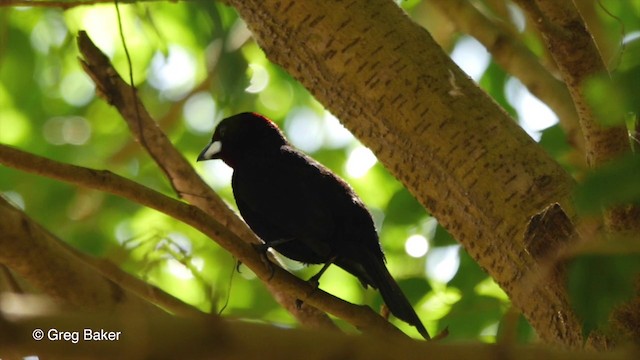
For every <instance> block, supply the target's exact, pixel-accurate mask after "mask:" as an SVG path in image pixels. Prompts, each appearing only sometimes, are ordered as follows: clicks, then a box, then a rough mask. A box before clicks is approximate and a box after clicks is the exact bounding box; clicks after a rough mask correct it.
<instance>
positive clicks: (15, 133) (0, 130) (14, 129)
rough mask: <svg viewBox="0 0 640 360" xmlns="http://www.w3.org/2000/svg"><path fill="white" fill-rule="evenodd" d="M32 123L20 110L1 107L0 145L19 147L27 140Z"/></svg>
mask: <svg viewBox="0 0 640 360" xmlns="http://www.w3.org/2000/svg"><path fill="white" fill-rule="evenodd" d="M30 131H31V123H30V122H29V120H28V119H27V117H26V116H25V115H24V114H23V113H22V112H21V111H19V110H18V109H16V108H11V107H3V106H0V143H3V144H7V145H18V144H20V143H22V142H23V141H25V140H27V138H28V137H29V133H30Z"/></svg>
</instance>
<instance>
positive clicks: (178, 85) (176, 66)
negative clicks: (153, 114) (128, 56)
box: [149, 45, 197, 100]
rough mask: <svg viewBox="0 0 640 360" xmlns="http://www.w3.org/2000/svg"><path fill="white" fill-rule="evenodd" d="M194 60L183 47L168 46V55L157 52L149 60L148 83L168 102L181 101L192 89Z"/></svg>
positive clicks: (194, 75)
mask: <svg viewBox="0 0 640 360" xmlns="http://www.w3.org/2000/svg"><path fill="white" fill-rule="evenodd" d="M196 67H197V66H196V60H195V59H194V57H193V56H192V55H191V54H190V53H188V52H187V51H186V50H185V49H184V48H183V47H181V46H178V45H171V46H169V51H168V55H167V56H165V55H164V54H162V53H161V52H159V51H157V52H156V53H155V54H154V55H153V58H152V59H151V68H150V70H149V83H150V84H151V86H153V87H154V88H156V89H158V90H160V93H161V94H162V95H163V96H164V97H166V98H168V99H169V100H179V99H181V98H182V97H183V96H184V95H185V94H186V93H187V92H188V91H189V90H191V89H192V88H193V85H194V83H195V77H196V70H195V69H196Z"/></svg>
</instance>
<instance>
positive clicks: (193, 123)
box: [183, 92, 217, 134]
mask: <svg viewBox="0 0 640 360" xmlns="http://www.w3.org/2000/svg"><path fill="white" fill-rule="evenodd" d="M216 110H217V106H216V102H215V100H214V99H213V98H212V97H211V94H209V93H207V92H199V93H197V94H194V95H193V96H191V97H190V98H189V99H188V100H187V102H186V103H185V104H184V109H183V113H184V119H185V122H186V124H187V128H188V129H189V130H191V131H192V132H195V133H199V134H211V133H212V132H213V125H214V123H215V122H216V121H214V120H215V119H216V116H215V115H216Z"/></svg>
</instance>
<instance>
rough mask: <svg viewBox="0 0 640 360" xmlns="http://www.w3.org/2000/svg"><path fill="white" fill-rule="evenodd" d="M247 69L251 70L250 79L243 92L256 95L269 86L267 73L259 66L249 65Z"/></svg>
mask: <svg viewBox="0 0 640 360" xmlns="http://www.w3.org/2000/svg"><path fill="white" fill-rule="evenodd" d="M249 68H250V69H251V78H250V79H249V86H247V88H246V89H245V91H246V92H248V93H251V94H257V93H259V92H261V91H262V90H264V89H265V88H266V87H267V86H268V85H269V72H268V71H267V69H265V67H264V66H262V65H260V64H249Z"/></svg>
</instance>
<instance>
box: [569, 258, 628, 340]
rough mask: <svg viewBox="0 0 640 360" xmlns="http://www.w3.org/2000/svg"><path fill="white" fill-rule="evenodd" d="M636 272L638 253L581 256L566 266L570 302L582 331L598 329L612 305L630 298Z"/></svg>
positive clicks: (605, 319)
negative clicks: (579, 321)
mask: <svg viewBox="0 0 640 360" xmlns="http://www.w3.org/2000/svg"><path fill="white" fill-rule="evenodd" d="M639 271H640V255H635V254H634V255H610V256H601V255H585V256H581V257H578V258H576V259H574V260H573V261H572V262H571V263H570V265H569V267H568V290H569V297H570V300H571V305H572V307H573V309H574V310H575V312H576V314H577V315H578V317H579V318H580V319H581V320H582V324H583V328H582V330H583V334H584V335H585V336H586V335H588V334H589V333H590V332H591V331H593V330H595V329H598V328H602V327H603V326H604V325H605V324H606V322H607V319H608V318H609V315H610V313H611V311H612V310H613V308H614V307H615V306H617V305H620V304H622V303H623V302H624V301H625V300H628V299H629V298H631V297H632V296H633V294H634V282H635V281H636V279H637V276H638V273H639Z"/></svg>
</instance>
